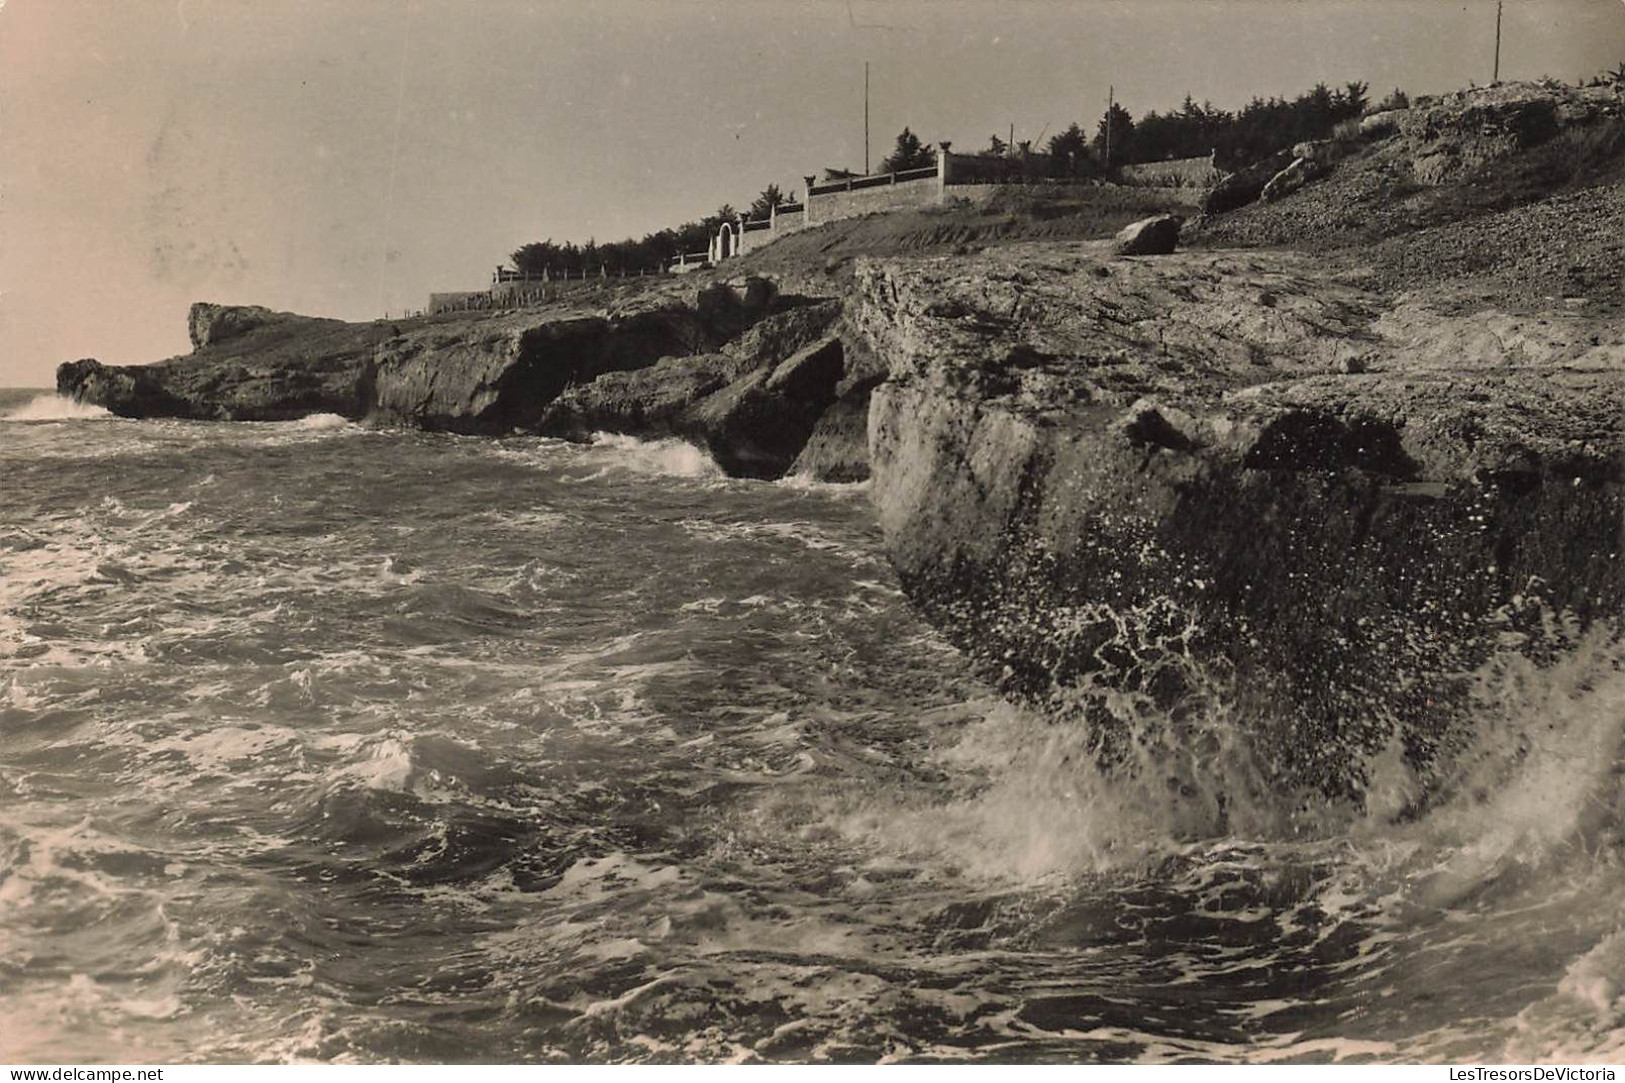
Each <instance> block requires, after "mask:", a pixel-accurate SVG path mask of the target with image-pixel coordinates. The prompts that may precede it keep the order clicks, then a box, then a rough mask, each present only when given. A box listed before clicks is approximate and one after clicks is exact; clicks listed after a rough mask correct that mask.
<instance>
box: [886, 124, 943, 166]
mask: <svg viewBox="0 0 1625 1083" xmlns="http://www.w3.org/2000/svg"><path fill="white" fill-rule="evenodd" d="M936 164H937V156H936V155H935V154H933V153H932V152H931V148H929V147H927V146H926V145H925V144H924V143H922V142H920V137H919V136H917V135H915V134H914V133H913V132H911V131H909V130H908V129H907V128H904V129H903V130H902V131H901V132H899V133H898V135H897V145H896V146H895V147H893V148H892V152H891V154H890V155H889V156H888V157H887V158H886V160H885V161H883V162H881V163H880V172H882V173H901V172H903V171H904V170H905V169H925V168H927V167H928V166H933V165H936Z"/></svg>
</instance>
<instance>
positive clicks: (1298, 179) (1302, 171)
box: [1258, 158, 1326, 203]
mask: <svg viewBox="0 0 1625 1083" xmlns="http://www.w3.org/2000/svg"><path fill="white" fill-rule="evenodd" d="M1325 168H1326V167H1325V166H1323V165H1321V164H1320V163H1319V162H1317V161H1316V160H1315V159H1313V158H1294V159H1293V160H1292V164H1291V165H1289V166H1287V167H1286V168H1285V169H1283V170H1281V171H1280V172H1279V173H1277V174H1275V176H1273V177H1271V178H1270V179H1269V182H1268V183H1267V184H1265V185H1264V188H1263V190H1262V191H1261V192H1259V194H1258V198H1259V199H1261V200H1263V201H1264V202H1265V203H1274V202H1275V201H1276V200H1278V199H1285V198H1286V197H1287V196H1289V195H1291V194H1292V193H1293V192H1296V191H1297V190H1298V189H1299V188H1302V187H1303V186H1304V185H1306V184H1308V183H1309V182H1310V181H1312V180H1314V179H1315V178H1316V177H1318V176H1320V175H1321V174H1322V173H1324V172H1325Z"/></svg>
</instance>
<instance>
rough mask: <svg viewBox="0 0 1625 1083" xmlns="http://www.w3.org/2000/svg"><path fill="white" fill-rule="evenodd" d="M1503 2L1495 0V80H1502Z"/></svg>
mask: <svg viewBox="0 0 1625 1083" xmlns="http://www.w3.org/2000/svg"><path fill="white" fill-rule="evenodd" d="M1501 3H1502V0H1495V75H1494V77H1493V79H1492V81H1493V82H1497V83H1499V82H1500V81H1501Z"/></svg>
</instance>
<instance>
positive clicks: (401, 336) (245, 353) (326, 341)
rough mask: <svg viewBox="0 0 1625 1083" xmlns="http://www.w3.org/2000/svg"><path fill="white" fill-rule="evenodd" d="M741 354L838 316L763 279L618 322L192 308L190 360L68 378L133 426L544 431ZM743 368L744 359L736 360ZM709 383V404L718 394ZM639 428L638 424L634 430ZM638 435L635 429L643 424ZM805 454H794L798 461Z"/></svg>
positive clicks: (95, 368) (616, 314)
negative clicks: (683, 370)
mask: <svg viewBox="0 0 1625 1083" xmlns="http://www.w3.org/2000/svg"><path fill="white" fill-rule="evenodd" d="M776 307H783V308H786V309H789V310H790V311H787V312H785V313H784V314H783V316H782V318H780V317H774V318H773V319H771V320H769V322H775V321H776V322H775V325H774V326H773V327H769V328H763V329H761V330H760V331H757V332H756V335H755V338H754V339H753V340H751V342H750V343H749V344H748V345H741V346H739V347H737V348H736V349H735V352H734V355H733V357H734V359H735V361H737V360H738V358H741V357H749V358H750V359H751V360H750V361H749V363H748V364H738V365H737V367H736V368H737V370H735V369H730V375H729V376H728V378H729V379H733V378H736V377H737V376H738V375H739V374H741V373H742V372H743V371H745V369H746V368H748V367H750V366H751V365H758V366H759V365H764V364H774V363H777V362H778V361H780V360H782V358H783V357H784V356H786V355H787V354H788V353H790V352H793V350H794V349H796V348H797V347H798V346H799V345H800V344H801V343H802V342H804V341H805V340H807V339H808V338H809V337H810V336H813V335H816V334H817V333H819V331H821V330H822V329H823V328H825V327H827V326H828V324H829V323H830V321H831V320H832V319H833V318H834V316H835V314H836V312H837V311H838V306H829V305H824V306H816V305H806V304H805V303H804V302H802V301H801V300H800V299H796V298H784V299H781V298H779V297H778V296H777V290H776V289H775V288H774V287H773V285H772V284H771V283H769V282H767V281H765V280H763V279H760V278H748V279H741V280H739V281H736V282H721V283H712V284H709V285H706V286H704V287H702V288H701V289H700V290H699V292H698V293H695V292H693V290H692V287H688V288H687V292H684V287H681V286H668V287H667V288H663V289H653V290H649V291H646V292H645V293H643V294H640V295H637V296H634V297H631V298H629V299H627V300H625V301H623V302H622V303H621V304H619V305H618V306H616V307H614V308H612V309H611V310H609V311H607V312H581V311H572V310H568V309H559V308H552V309H530V310H526V309H515V310H508V311H500V312H477V313H461V314H458V315H456V316H450V317H448V316H439V317H431V318H428V319H418V320H411V321H404V320H403V321H400V322H399V323H386V322H383V321H378V322H374V323H367V324H351V323H343V322H341V321H338V320H319V319H311V318H308V317H304V316H295V315H291V314H288V313H277V312H271V311H270V310H268V309H264V308H227V307H222V306H218V305H205V304H199V305H194V306H193V308H192V311H191V315H190V320H189V327H190V332H191V336H192V341H193V343H194V346H195V349H194V350H193V352H192V353H191V354H188V355H184V356H181V357H176V358H171V359H170V360H168V361H163V362H159V363H158V364H155V365H147V366H127V367H117V368H110V367H107V366H102V365H100V364H98V363H96V362H93V361H81V362H75V363H73V364H70V365H64V366H62V368H61V369H60V370H59V372H58V376H57V382H58V387H59V389H60V390H61V392H62V393H63V394H66V395H70V396H73V397H75V398H78V399H81V400H83V401H86V402H90V403H94V404H96V405H100V406H104V407H106V408H107V409H109V410H111V411H112V412H114V413H116V414H120V415H123V416H127V417H189V418H209V419H221V420H282V419H288V418H298V417H303V416H305V415H308V414H311V413H335V414H340V415H342V416H344V417H349V418H357V419H359V418H363V417H370V418H373V419H375V420H378V421H381V422H385V423H398V424H408V425H413V426H416V427H420V428H425V429H444V430H450V431H456V432H470V433H503V432H507V431H509V430H512V429H515V428H519V429H534V428H536V427H537V426H538V425H539V424H540V423H541V419H542V417H543V414H544V413H545V412H546V410H547V408H548V406H549V405H550V404H551V403H552V402H553V401H554V399H556V398H557V397H558V396H559V395H560V393H562V392H563V391H564V390H565V389H566V388H567V387H570V386H572V385H580V384H586V383H590V382H591V381H592V380H594V379H595V378H597V377H598V376H601V375H603V374H606V373H619V372H629V371H633V370H637V369H641V368H644V367H647V366H649V365H652V364H654V363H655V362H656V361H658V360H659V359H660V358H662V357H685V356H689V355H703V354H710V353H713V352H714V351H716V350H718V349H719V348H720V347H722V346H723V345H724V344H725V343H728V342H730V341H731V340H741V336H742V335H746V334H747V333H749V332H751V331H752V330H753V329H755V328H756V325H757V324H759V323H761V322H762V321H763V320H764V318H767V317H769V314H770V313H771V312H772V311H773V310H774V309H775V308H776ZM730 364H732V362H730ZM718 386H720V385H716V386H707V387H706V388H705V390H704V392H695V394H696V396H697V395H699V394H708V393H710V392H711V391H714V390H716V389H717V387H718ZM629 424H632V423H629ZM634 427H635V425H634ZM792 457H793V456H792Z"/></svg>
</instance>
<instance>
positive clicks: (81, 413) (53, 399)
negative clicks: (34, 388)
mask: <svg viewBox="0 0 1625 1083" xmlns="http://www.w3.org/2000/svg"><path fill="white" fill-rule="evenodd" d="M112 416H113V415H112V414H111V413H109V412H108V411H107V410H105V409H103V408H102V407H100V406H92V405H90V404H89V403H83V402H79V401H78V400H76V399H71V398H68V397H67V396H66V395H57V394H53V393H50V392H45V393H42V394H40V395H37V396H36V397H35V398H33V399H32V400H30V401H28V402H26V403H24V404H23V405H21V406H18V407H16V408H14V409H12V410H9V411H7V412H5V413H0V421H90V420H94V419H97V418H107V417H112Z"/></svg>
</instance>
